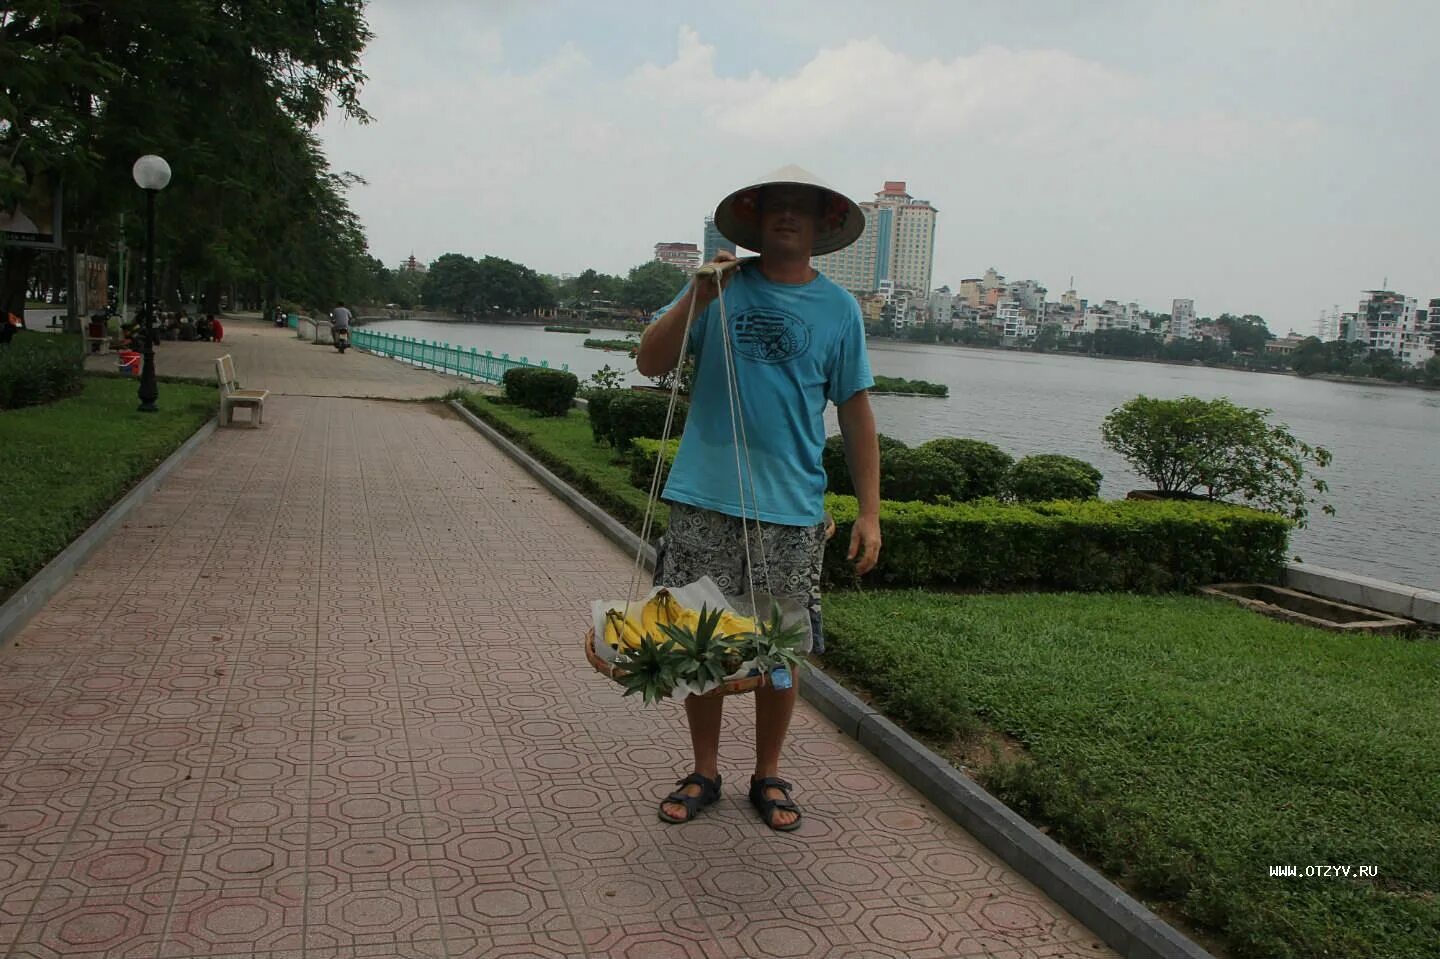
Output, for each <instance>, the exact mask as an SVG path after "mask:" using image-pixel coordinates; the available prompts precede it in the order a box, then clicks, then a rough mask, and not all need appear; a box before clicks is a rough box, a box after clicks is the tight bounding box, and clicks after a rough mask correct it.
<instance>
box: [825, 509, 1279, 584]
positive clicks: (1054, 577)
mask: <svg viewBox="0 0 1440 959" xmlns="http://www.w3.org/2000/svg"><path fill="white" fill-rule="evenodd" d="M826 507H827V508H828V509H829V511H830V513H831V515H833V516H834V517H835V523H836V525H837V527H838V529H837V533H836V539H837V541H838V542H842V543H843V542H848V539H849V535H850V534H849V527H850V526H851V525H852V524H853V523H854V521H855V515H856V512H857V504H856V501H855V499H854V497H850V496H833V495H832V496H827V497H826ZM880 528H881V530H882V531H883V533H884V536H885V545H884V548H883V549H881V551H880V563H879V565H878V566H876V568H875V570H874V572H872V573H870V574H869V575H868V576H867V577H866V580H865V581H866V583H867V585H877V586H878V585H889V586H914V587H960V588H967V589H1060V590H1081V591H1097V590H1128V591H1132V592H1162V591H1166V590H1184V589H1189V588H1192V587H1194V586H1199V585H1203V584H1205V583H1215V582H1223V581H1230V580H1242V581H1249V582H1276V581H1277V580H1278V579H1279V576H1280V572H1281V570H1282V569H1283V568H1284V564H1285V557H1286V546H1287V542H1288V540H1289V535H1290V528H1291V524H1290V522H1289V521H1288V520H1286V519H1285V518H1283V517H1280V516H1276V515H1275V514H1273V513H1262V512H1259V511H1258V510H1252V509H1250V508H1248V507H1244V506H1235V505H1231V504H1227V503H1211V502H1175V501H1154V500H1152V501H1137V500H1116V501H1101V500H1090V501H1085V502H1056V503H1040V504H1033V505H1022V504H1015V505H1009V504H1000V503H991V502H985V503H969V504H961V505H955V506H932V505H928V504H925V503H895V502H890V501H882V502H881V504H880ZM825 576H826V579H827V581H828V582H830V583H831V584H834V585H841V586H846V585H853V584H854V573H853V571H852V569H851V567H850V564H849V563H848V562H847V561H846V560H845V556H844V551H843V550H829V551H827V552H826V554H825Z"/></svg>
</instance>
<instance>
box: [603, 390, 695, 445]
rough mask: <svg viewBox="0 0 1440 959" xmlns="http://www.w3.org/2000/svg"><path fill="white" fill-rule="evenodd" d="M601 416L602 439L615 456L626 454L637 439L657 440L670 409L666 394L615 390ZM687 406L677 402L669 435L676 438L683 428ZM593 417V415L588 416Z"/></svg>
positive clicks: (688, 405) (682, 402)
mask: <svg viewBox="0 0 1440 959" xmlns="http://www.w3.org/2000/svg"><path fill="white" fill-rule="evenodd" d="M616 392H617V393H618V394H619V395H617V396H615V397H612V398H611V399H610V402H609V405H608V407H607V408H606V409H605V412H604V414H603V416H604V419H605V421H606V422H605V437H606V439H608V440H609V441H610V445H611V446H613V447H615V451H616V452H617V453H628V452H629V451H630V444H631V443H632V442H633V441H634V440H635V439H636V438H637V437H648V438H650V439H659V438H660V434H661V433H663V432H664V431H665V412H666V410H667V409H669V407H670V397H669V395H668V394H660V393H641V392H636V391H633V390H632V391H624V390H617V391H616ZM689 410H690V404H689V403H687V402H685V401H684V400H680V401H679V402H678V403H677V405H676V407H675V422H674V423H672V424H671V426H670V435H671V436H679V435H680V433H681V432H682V431H683V430H684V429H685V414H686V413H688V412H689ZM592 415H593V413H592Z"/></svg>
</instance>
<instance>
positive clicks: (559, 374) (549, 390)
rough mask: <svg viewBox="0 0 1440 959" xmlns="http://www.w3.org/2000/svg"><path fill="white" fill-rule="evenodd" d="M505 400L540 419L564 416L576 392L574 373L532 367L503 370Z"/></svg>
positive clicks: (576, 383)
mask: <svg viewBox="0 0 1440 959" xmlns="http://www.w3.org/2000/svg"><path fill="white" fill-rule="evenodd" d="M504 382H505V398H506V399H508V400H510V402H512V403H514V404H516V405H517V406H523V407H525V408H526V409H527V410H533V411H534V412H536V413H539V414H540V415H541V416H564V415H565V414H566V413H567V412H569V410H570V406H571V404H572V403H574V401H575V394H576V393H577V392H579V390H580V380H579V379H578V378H577V377H576V376H575V374H574V373H569V372H566V371H564V370H547V369H539V368H536V367H524V366H522V367H518V368H516V369H513V370H506V371H505V377H504Z"/></svg>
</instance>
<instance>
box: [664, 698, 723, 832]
mask: <svg viewBox="0 0 1440 959" xmlns="http://www.w3.org/2000/svg"><path fill="white" fill-rule="evenodd" d="M724 715H725V697H724V696H687V697H686V698H685V718H686V719H688V720H689V721H690V747H691V748H692V749H693V750H694V751H695V772H697V773H699V774H700V775H702V776H704V777H705V778H706V779H714V778H715V777H716V776H718V775H719V774H720V721H721V719H722V718H724ZM681 792H683V793H684V794H685V795H687V796H698V795H700V787H699V786H698V785H696V784H694V783H691V784H690V785H689V786H686V787H685V788H684V789H682V790H681ZM663 808H664V810H665V814H666V815H667V816H669V817H670V818H672V819H684V818H685V816H686V811H685V807H684V806H683V805H681V804H680V803H664V804H663Z"/></svg>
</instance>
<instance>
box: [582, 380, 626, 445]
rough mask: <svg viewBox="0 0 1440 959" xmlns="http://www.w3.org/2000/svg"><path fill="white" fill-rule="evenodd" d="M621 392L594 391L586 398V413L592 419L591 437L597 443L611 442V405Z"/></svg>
mask: <svg viewBox="0 0 1440 959" xmlns="http://www.w3.org/2000/svg"><path fill="white" fill-rule="evenodd" d="M621 395H623V394H622V393H621V392H620V391H619V390H594V391H592V392H591V393H590V395H589V396H587V397H586V398H585V413H586V415H587V416H588V417H589V418H590V435H591V436H592V437H594V439H595V442H597V443H608V442H610V404H611V402H612V401H613V400H614V399H615V397H617V396H621Z"/></svg>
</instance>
